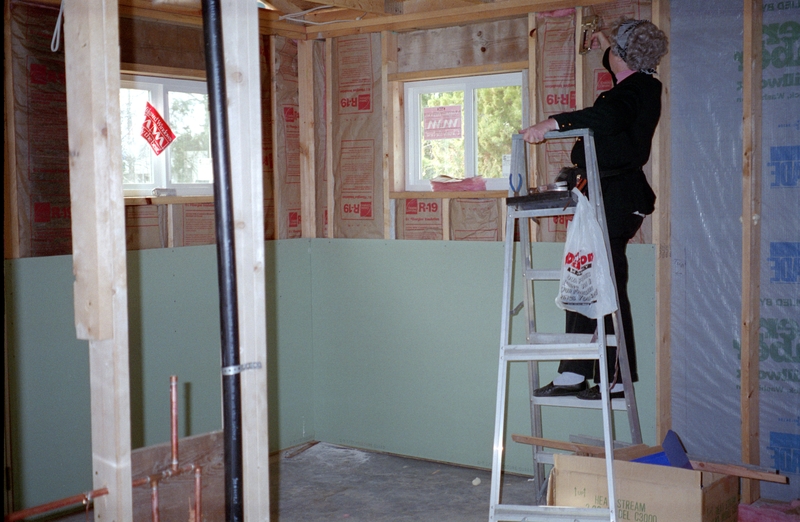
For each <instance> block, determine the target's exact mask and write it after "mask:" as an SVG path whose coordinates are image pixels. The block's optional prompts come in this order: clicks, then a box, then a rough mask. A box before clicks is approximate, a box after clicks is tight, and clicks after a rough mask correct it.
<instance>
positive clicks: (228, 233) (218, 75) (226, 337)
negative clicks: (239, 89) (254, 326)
mask: <svg viewBox="0 0 800 522" xmlns="http://www.w3.org/2000/svg"><path fill="white" fill-rule="evenodd" d="M203 35H204V38H205V52H206V76H207V83H208V104H209V110H210V113H211V155H212V158H213V160H214V217H215V221H216V232H217V274H218V279H219V308H220V310H219V312H220V322H221V337H222V367H223V368H231V367H234V366H238V365H239V317H238V303H237V299H236V271H235V263H236V258H235V251H234V238H233V206H232V204H231V199H232V198H231V159H230V148H229V146H228V112H227V100H228V96H227V92H226V88H225V61H224V54H223V49H222V17H221V10H220V2H219V0H203ZM241 410H242V398H241V389H240V378H239V373H238V372H233V373H232V374H231V375H226V372H223V375H222V417H223V419H222V421H223V428H224V430H225V520H226V521H229V522H231V521H241V520H244V507H243V506H244V503H243V499H242V491H241V489H242V417H241Z"/></svg>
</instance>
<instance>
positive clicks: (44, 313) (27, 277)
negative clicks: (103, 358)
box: [3, 257, 92, 509]
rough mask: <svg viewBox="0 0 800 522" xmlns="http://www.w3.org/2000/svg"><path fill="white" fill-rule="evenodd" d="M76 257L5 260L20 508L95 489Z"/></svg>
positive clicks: (15, 478) (13, 437) (15, 474)
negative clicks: (75, 302)
mask: <svg viewBox="0 0 800 522" xmlns="http://www.w3.org/2000/svg"><path fill="white" fill-rule="evenodd" d="M74 280H75V278H74V277H73V275H72V258H68V257H41V258H32V259H21V260H17V261H5V263H4V290H3V293H4V298H5V320H6V336H7V337H6V341H7V353H6V356H7V364H8V366H7V368H6V370H7V372H8V389H9V394H8V400H9V403H10V421H9V423H10V429H11V450H12V462H11V464H12V466H13V471H12V475H11V478H12V481H13V484H14V488H15V495H14V497H15V504H14V507H15V508H16V509H21V508H23V507H28V506H31V505H37V504H41V503H44V502H48V501H51V500H55V499H58V498H62V497H66V496H68V495H75V494H77V493H80V492H81V491H87V490H90V489H91V485H92V481H91V478H92V451H91V429H90V428H91V427H90V422H91V409H90V408H89V397H90V390H89V351H88V343H87V342H86V341H79V340H77V339H76V338H75V324H74V315H73V312H72V310H73V308H72V282H73V281H74Z"/></svg>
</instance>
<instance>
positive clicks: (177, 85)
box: [120, 74, 214, 197]
mask: <svg viewBox="0 0 800 522" xmlns="http://www.w3.org/2000/svg"><path fill="white" fill-rule="evenodd" d="M120 88H125V89H140V90H146V91H149V92H150V103H151V104H152V105H153V107H155V108H156V110H157V111H158V112H159V114H161V116H162V117H163V118H164V119H165V120H166V121H167V122H169V121H170V117H169V105H168V102H169V93H170V92H183V93H192V94H202V95H205V96H206V97H207V96H208V86H207V83H206V82H205V81H202V80H185V79H179V78H168V77H160V76H145V75H139V74H136V75H133V74H123V75H121V77H120ZM209 147H210V141H209ZM148 148H149V145H148ZM209 155H210V150H209ZM171 157H172V150H171V148H170V147H167V148H166V149H165V150H164V151H163V152H162V153H161V154H159V155H158V156H156V155H155V154H153V156H152V158H151V164H152V166H153V177H154V182H153V183H135V184H134V183H123V194H124V195H125V196H126V197H141V196H152V195H153V191H154V189H174V190H175V193H176V195H177V196H211V195H213V192H214V183H213V181H212V182H211V183H175V182H172V180H171V176H170V165H171ZM212 161H213V160H212Z"/></svg>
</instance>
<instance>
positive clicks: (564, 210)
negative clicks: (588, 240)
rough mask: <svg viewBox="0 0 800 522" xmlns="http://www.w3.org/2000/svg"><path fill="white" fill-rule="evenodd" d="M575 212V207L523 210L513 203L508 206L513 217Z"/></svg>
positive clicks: (545, 216)
mask: <svg viewBox="0 0 800 522" xmlns="http://www.w3.org/2000/svg"><path fill="white" fill-rule="evenodd" d="M574 213H575V207H567V208H546V209H535V210H521V209H517V208H514V206H513V205H509V206H508V216H509V217H511V218H512V219H525V218H548V217H555V216H570V215H572V214H574Z"/></svg>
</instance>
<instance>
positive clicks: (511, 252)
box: [489, 129, 642, 522]
mask: <svg viewBox="0 0 800 522" xmlns="http://www.w3.org/2000/svg"><path fill="white" fill-rule="evenodd" d="M545 137H546V138H547V139H561V138H576V137H579V138H582V140H583V144H584V151H585V153H586V154H585V156H586V163H587V165H586V175H587V176H586V177H587V180H588V183H589V200H590V202H591V203H592V208H593V209H594V211H595V215H596V217H597V220H598V222H599V224H600V228H601V229H602V230H603V234H604V243H605V246H606V252H607V257H608V260H609V265H610V266H609V269H610V272H611V274H612V277H613V273H614V272H613V270H614V267H613V263H612V262H611V259H612V258H611V248H610V243H609V239H608V228H607V226H606V218H605V210H604V207H603V198H602V193H601V190H600V174H599V169H598V166H597V157H596V154H595V146H594V135H593V133H592V131H591V130H590V129H579V130H573V131H566V132H548V133H547V134H546V135H545ZM518 174H522V176H521V178H520V179H521V180H522V182H521V187H514V189H516V190H514V189H512V190H510V191H509V196H511V195H512V193H513V192H514V191H519V192H521V193H522V194H527V193H528V181H527V177H528V169H527V160H526V154H525V142H524V141H523V139H522V135H521V134H517V135H514V137H513V141H512V150H511V175H512V179H513V177H516V176H517V175H518ZM512 186H513V184H512ZM523 199H524V198H523ZM573 199H574V198H573ZM512 202H513V203H512ZM553 207H554V205H553V204H551V203H550V204H548V203H538V202H536V201H533V202H530V203H526V202H522V203H520V202H519V201H518V200H517V202H514V200H513V199H511V198H510V199H509V204H508V209H507V216H506V236H505V238H506V239H505V268H504V272H503V305H502V318H501V338H500V360H499V364H498V377H497V405H496V410H495V411H496V413H495V428H494V446H493V458H492V485H491V494H490V495H491V496H490V508H489V522H499V521H520V522H523V521H530V522H534V521H541V522H550V521H553V522H555V521H569V522H584V521H587V522H588V521H606V522H617V516H616V493H615V487H614V480H613V477H614V473H613V468H614V458H613V455H614V453H613V448H614V435H613V431H614V430H613V421H612V418H611V414H612V411H613V410H627V413H628V424H629V426H630V430H631V442H632V443H633V444H641V442H642V436H641V429H640V427H639V414H638V410H637V407H636V398H635V395H634V391H633V383H632V381H631V376H630V366H629V362H628V359H627V352H626V351H625V339H624V334H623V330H622V327H621V326H622V321H621V316H620V311H619V309H617V311H616V312H614V313H613V320H614V332H615V333H616V335H614V334H611V335H606V329H605V321H603V320H598V321H597V331H596V332H595V335H591V334H553V333H543V332H539V331H537V325H536V314H535V309H534V282H535V281H558V280H559V279H560V269H552V270H544V269H540V268H537V269H534V268H533V253H532V250H531V241H530V220H531V219H538V218H547V217H552V216H559V215H571V214H574V213H575V202H574V201H572V203H571V205H569V206H566V207H564V205H563V203H562V204H560V205H556V206H555V208H553ZM517 220H519V238H520V241H519V243H520V250H521V252H522V258H523V260H522V262H518V263H517V264H518V265H519V266H520V268H519V269H518V271H520V272H521V275H522V281H523V284H524V289H523V292H522V293H523V303H522V305H523V307H524V309H525V311H526V314H525V318H526V334H527V337H526V343H527V344H512V343H511V318H512V315H514V314H516V313H517V312H518V311H519V307H517V308H516V309H515V308H514V307H513V303H512V289H513V285H514V274H513V272H514V270H513V268H514V258H515V250H516V246H515V241H514V228H515V223H516V222H517ZM614 298H615V300H616V302H617V303H619V296H618V294H617V292H616V291H615V295H614ZM554 306H555V305H554ZM512 310H513V311H512ZM607 346H617V348H618V350H617V352H618V357H619V373H620V377H621V380H622V384H623V387H624V390H625V398H624V399H613V400H611V398H610V393H609V391H608V386H607V383H608V382H609V376H608V369H607V366H606V347H607ZM565 359H594V360H598V361H599V366H600V372H601V374H600V376H601V379H602V382H603V383H606V385H601V386H600V390H601V400H600V401H587V400H581V399H577V398H576V397H548V398H540V397H534V396H533V390H535V389H536V388H538V387H539V386H540V383H539V361H557V360H565ZM518 361H522V362H527V363H528V382H529V392H528V395H529V397H530V400H531V433H532V435H533V436H534V437H542V414H541V408H542V406H565V407H579V408H594V409H600V410H602V416H603V439H604V447H605V455H606V477H608V508H574V507H558V506H543V505H512V504H501V503H500V479H501V473H502V465H503V448H504V443H505V428H506V426H505V424H506V422H505V411H506V401H507V397H506V394H507V390H508V370H509V363H511V362H518ZM533 461H534V470H535V480H534V483H535V487H536V489H535V491H536V492H537V496H536V499H537V501H539V499H540V498H541V492H542V489H543V486H544V484H545V477H544V470H545V464H549V465H552V464H553V453H552V452H547V451H545V450H544V448H542V447H538V446H533Z"/></svg>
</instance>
